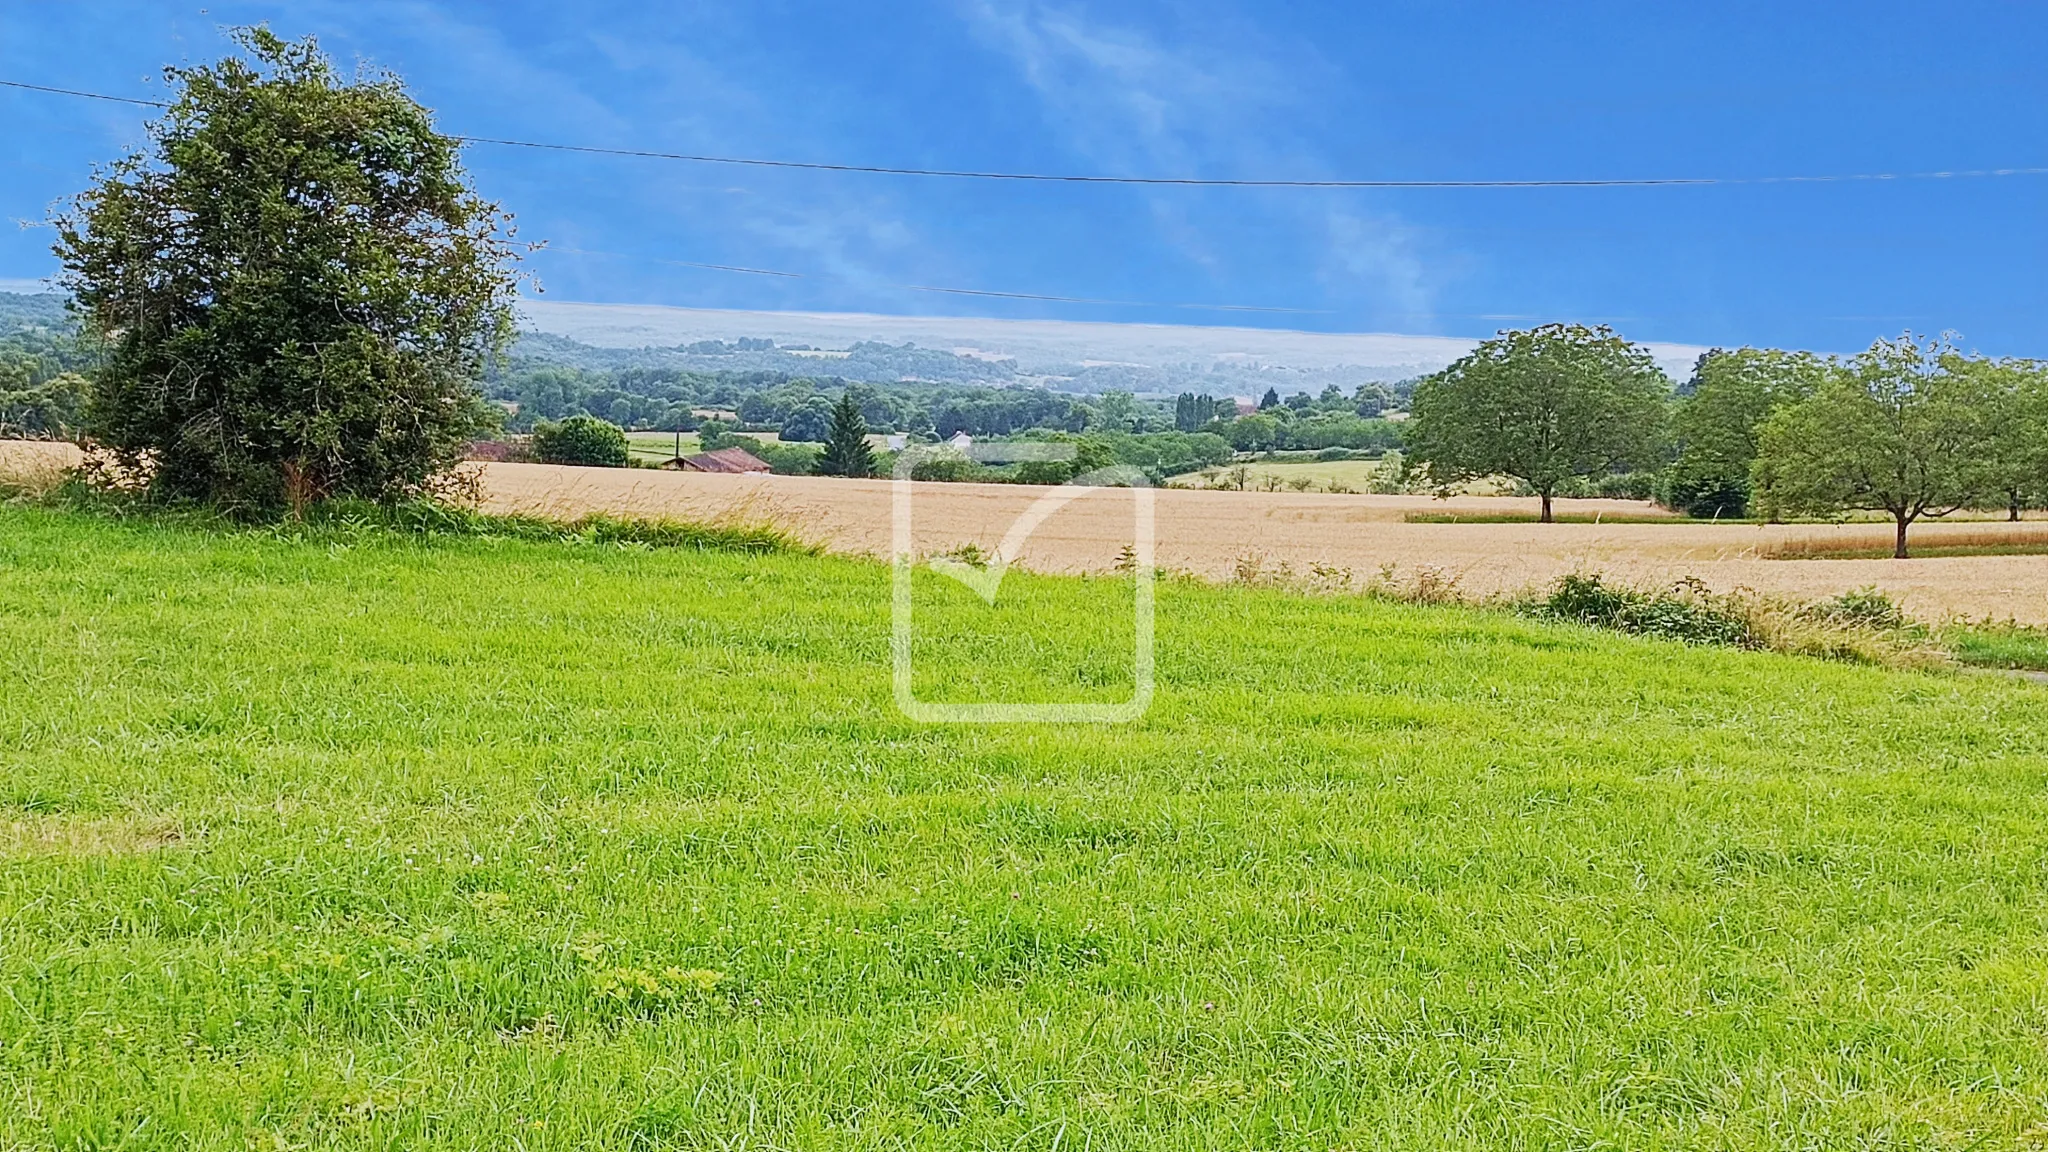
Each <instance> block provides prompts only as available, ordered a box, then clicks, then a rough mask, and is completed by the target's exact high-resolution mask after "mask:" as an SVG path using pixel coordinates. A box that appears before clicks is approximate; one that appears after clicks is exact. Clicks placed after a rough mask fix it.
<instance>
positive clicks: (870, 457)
mask: <svg viewBox="0 0 2048 1152" xmlns="http://www.w3.org/2000/svg"><path fill="white" fill-rule="evenodd" d="M867 436H868V422H867V420H866V418H864V417H863V416H862V415H861V412H860V403H859V402H858V401H857V400H855V399H854V397H853V396H852V394H851V393H848V394H845V395H842V396H840V397H839V402H838V403H836V404H834V405H833V406H832V422H831V425H830V426H829V427H828V428H827V429H826V434H825V450H824V451H823V452H821V453H820V454H819V455H818V463H817V470H818V473H819V475H822V476H872V475H874V473H875V453H874V449H872V448H870V447H869V446H868V440H867Z"/></svg>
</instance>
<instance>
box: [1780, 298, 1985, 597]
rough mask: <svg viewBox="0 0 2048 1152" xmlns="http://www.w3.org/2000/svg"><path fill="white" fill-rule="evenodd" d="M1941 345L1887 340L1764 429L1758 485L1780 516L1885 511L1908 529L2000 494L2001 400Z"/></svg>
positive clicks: (1900, 537) (1901, 539)
mask: <svg viewBox="0 0 2048 1152" xmlns="http://www.w3.org/2000/svg"><path fill="white" fill-rule="evenodd" d="M1968 359H1969V358H1967V357H1962V356H1960V355H1959V354H1958V353H1956V352H1955V350H1954V349H1953V348H1951V347H1950V346H1949V345H1947V344H1946V343H1945V342H1943V341H1939V340H1929V341H1926V342H1924V343H1923V342H1922V341H1919V340H1916V339H1915V338H1914V337H1913V336H1912V335H1910V334H1908V335H1906V336H1902V337H1901V338H1899V339H1897V340H1879V341H1878V342H1877V343H1875V344H1872V345H1871V346H1870V348H1869V349H1868V350H1867V351H1865V352H1862V353H1859V354H1858V355H1856V356H1854V357H1852V358H1851V359H1849V360H1848V361H1847V362H1845V363H1844V364H1842V365H1841V367H1840V369H1839V370H1837V371H1835V372H1832V373H1830V374H1829V377H1828V379H1827V380H1826V381H1824V382H1823V383H1822V384H1821V386H1820V387H1819V388H1818V389H1816V390H1815V391H1814V393H1813V395H1811V396H1809V397H1807V398H1806V399H1804V400H1801V401H1799V402H1798V403H1796V404H1791V405H1787V406H1785V407H1783V408H1780V409H1779V410H1778V411H1777V412H1776V413H1775V414H1774V415H1772V416H1771V418H1770V419H1768V420H1766V421H1765V422H1764V426H1763V430H1762V434H1761V435H1760V436H1759V438H1758V442H1757V457H1756V463H1755V465H1754V467H1753V479H1754V482H1755V485H1756V492H1757V498H1758V501H1759V503H1761V504H1762V506H1763V509H1764V511H1765V512H1767V513H1768V514H1771V515H1773V516H1776V515H1780V514H1784V513H1795V514H1802V513H1803V514H1821V515H1824V514H1828V513H1833V512H1840V511H1845V510H1865V511H1877V512H1884V513H1886V514H1888V515H1890V516H1891V517H1892V520H1893V522H1894V523H1895V525H1896V526H1897V529H1898V534H1897V539H1896V545H1895V547H1894V550H1893V555H1894V556H1896V557H1898V558H1899V559H1901V560H1903V559H1905V558H1906V557H1907V556H1908V555H1909V553H1908V551H1907V547H1906V531H1907V529H1909V528H1911V527H1912V526H1913V524H1914V523H1915V522H1916V521H1918V520H1919V519H1920V518H1921V517H1923V516H1946V515H1948V514H1949V513H1950V512H1954V511H1956V510H1957V509H1959V508H1967V507H1970V506H1972V505H1975V504H1978V503H1979V502H1981V501H1982V500H1983V499H1984V498H1985V497H1986V496H1987V495H1990V494H1993V493H1996V492H1997V491H1998V490H1999V479H2000V473H1999V469H1998V467H1997V456H1996V452H1995V444H1996V437H1997V423H1998V420H1997V415H1998V409H1999V396H1998V392H1997V388H1996V386H1995V383H1994V382H1993V380H1992V378H1991V376H1990V374H1988V373H1985V372H1982V371H1976V370H1971V369H1969V368H1968V367H1967V366H1966V365H1967V362H1968Z"/></svg>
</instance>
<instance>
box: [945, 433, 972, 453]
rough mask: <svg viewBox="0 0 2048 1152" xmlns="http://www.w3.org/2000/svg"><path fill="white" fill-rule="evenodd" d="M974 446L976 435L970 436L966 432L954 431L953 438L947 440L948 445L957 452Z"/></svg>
mask: <svg viewBox="0 0 2048 1152" xmlns="http://www.w3.org/2000/svg"><path fill="white" fill-rule="evenodd" d="M973 446H974V437H972V436H969V435H968V434H967V433H965V432H955V433H953V438H952V439H951V440H948V441H946V447H948V448H951V449H953V450H954V451H955V452H965V451H967V450H968V449H969V448H971V447H973Z"/></svg>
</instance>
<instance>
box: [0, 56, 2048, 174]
mask: <svg viewBox="0 0 2048 1152" xmlns="http://www.w3.org/2000/svg"><path fill="white" fill-rule="evenodd" d="M0 86H4V87H8V88H20V89H25V90H27V91H30V92H47V93H52V94H54V95H59V96H77V97H82V98H84V99H87V100H108V101H113V102H115V103H119V104H135V105H140V106H142V107H145V108H168V107H170V105H169V104H167V103H165V102H164V101H162V100H143V99H139V98H137V97H133V96H109V95H106V94H104V93H100V92H83V91H79V90H78V89H74V88H55V87H51V86H48V85H44V84H26V83H23V82H21V81H19V80H0ZM454 138H455V139H457V140H460V141H462V142H463V143H465V144H492V145H496V146H499V147H504V148H531V149H538V150H542V151H549V152H579V153H583V154H586V155H592V156H626V157H632V158H637V159H643V160H679V161H684V162H687V163H691V164H724V165H733V166H741V167H750V168H791V169H799V170H803V171H810V172H853V173H864V174H869V175H878V176H922V177H938V178H941V179H952V180H1009V181H1020V182H1028V183H1046V184H1125V185H1151V186H1170V187H1187V188H1659V187H1698V186H1704V185H1721V184H1728V185H1732V184H1839V183H1849V182H1855V181H1886V180H1962V179H1981V178H1986V177H2002V176H2042V175H2048V167H2033V168H1973V169H1959V170H1947V171H1936V172H1851V173H1837V174H1826V175H1804V176H1647V177H1618V178H1606V177H1594V178H1585V179H1567V180H1544V179H1532V180H1266V179H1230V178H1213V179H1212V178H1206V177H1195V176H1101V175H1081V174H1071V173H1053V172H980V171H974V170H968V169H950V168H896V167H889V166H886V165H879V164H827V163H821V162H816V161H809V160H769V159H763V158H760V157H744V156H706V155H698V154H694V153H688V152H657V151H652V150H647V149H640V148H603V147H598V146H596V145H590V144H551V143H543V142H539V141H533V140H508V139H504V138H502V137H496V136H462V135H457V136H455V137H454Z"/></svg>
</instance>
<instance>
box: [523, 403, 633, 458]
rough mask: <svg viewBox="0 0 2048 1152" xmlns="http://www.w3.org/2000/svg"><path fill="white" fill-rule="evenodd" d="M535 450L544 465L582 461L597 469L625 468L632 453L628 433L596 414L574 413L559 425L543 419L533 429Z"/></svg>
mask: <svg viewBox="0 0 2048 1152" xmlns="http://www.w3.org/2000/svg"><path fill="white" fill-rule="evenodd" d="M533 453H534V455H536V456H538V457H540V461H541V463H543V464H582V465H586V466H589V467H593V468H624V467H625V466H626V461H627V458H628V456H629V455H630V450H629V448H628V446H627V444H626V433H625V432H624V431H623V430H621V429H620V428H619V426H618V425H616V424H613V423H611V422H610V421H607V420H599V419H598V418H597V417H595V416H571V417H569V418H568V419H567V420H564V421H562V422H561V423H559V424H557V423H554V422H552V421H542V422H541V423H539V424H536V425H535V426H534V429H533Z"/></svg>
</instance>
